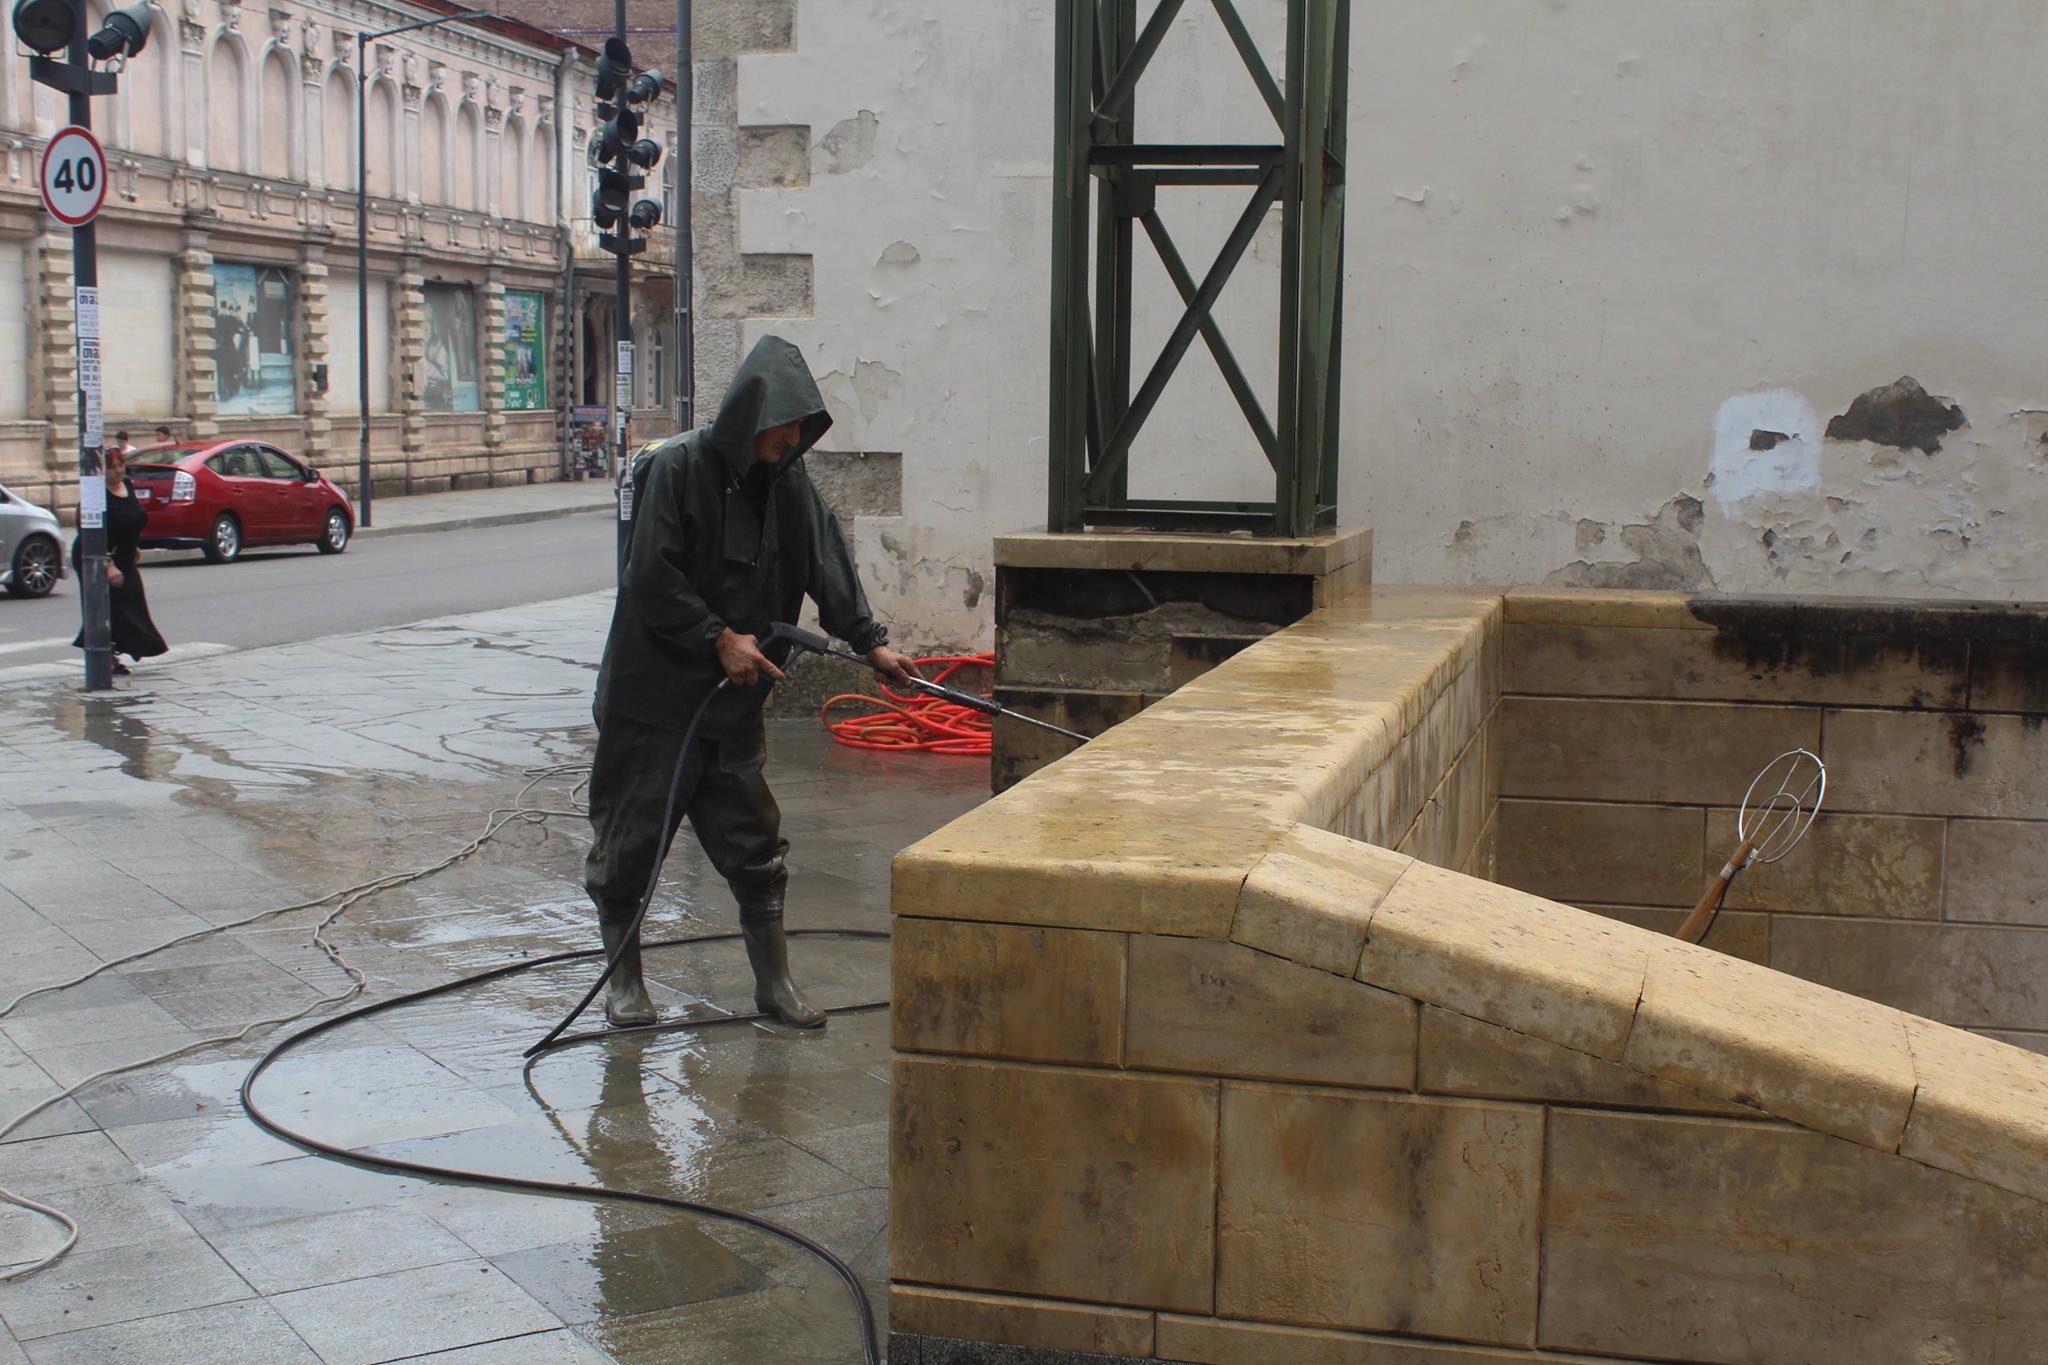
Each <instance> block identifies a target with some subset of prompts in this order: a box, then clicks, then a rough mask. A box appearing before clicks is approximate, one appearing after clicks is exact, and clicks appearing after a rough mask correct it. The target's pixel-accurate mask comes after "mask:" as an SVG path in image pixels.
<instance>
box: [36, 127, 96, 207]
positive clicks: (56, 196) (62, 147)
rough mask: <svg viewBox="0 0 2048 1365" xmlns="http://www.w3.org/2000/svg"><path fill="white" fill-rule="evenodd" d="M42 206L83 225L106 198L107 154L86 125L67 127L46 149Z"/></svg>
mask: <svg viewBox="0 0 2048 1365" xmlns="http://www.w3.org/2000/svg"><path fill="white" fill-rule="evenodd" d="M42 189H43V207H44V208H46V209H48V210H49V211H50V215H51V216H52V217H54V218H55V219H57V221H58V222H60V223H64V224H66V225H67V226H70V227H84V226H85V225H86V224H87V223H90V222H91V221H92V220H93V218H94V216H95V215H96V214H98V213H99V211H100V205H101V204H103V203H105V202H106V198H107V156H106V153H105V152H103V151H101V150H100V144H99V139H98V138H95V137H94V136H93V135H92V132H91V130H90V129H86V128H64V129H60V130H59V131H58V133H57V135H56V136H55V137H53V138H51V139H50V145H49V146H48V147H45V148H44V149H43V173H42Z"/></svg>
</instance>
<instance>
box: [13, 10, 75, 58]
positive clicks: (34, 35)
mask: <svg viewBox="0 0 2048 1365" xmlns="http://www.w3.org/2000/svg"><path fill="white" fill-rule="evenodd" d="M74 18H75V15H74V13H73V11H72V8H71V3H70V0H15V6H14V36H15V37H17V38H19V39H21V41H22V42H23V43H24V44H26V45H27V46H28V47H29V48H31V49H32V50H34V51H36V52H40V53H42V54H43V55H44V56H45V57H47V56H49V55H50V54H51V53H52V52H55V51H56V50H57V49H58V48H60V47H63V46H65V45H66V44H67V43H69V42H70V41H71V25H72V22H73V20H74Z"/></svg>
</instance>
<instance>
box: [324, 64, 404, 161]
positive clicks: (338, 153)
mask: <svg viewBox="0 0 2048 1365" xmlns="http://www.w3.org/2000/svg"><path fill="white" fill-rule="evenodd" d="M322 103H323V104H324V105H325V106H326V111H327V138H326V142H327V147H326V151H327V187H328V188H329V189H332V190H343V189H346V190H353V189H354V188H355V187H356V73H355V72H353V71H350V70H349V69H348V68H347V67H345V66H337V67H335V68H334V70H333V71H331V72H329V73H328V75H327V98H326V99H325V100H323V101H322ZM387 141H388V139H387ZM370 145H371V146H372V147H374V146H376V145H377V144H376V143H374V142H373V143H371V144H370Z"/></svg>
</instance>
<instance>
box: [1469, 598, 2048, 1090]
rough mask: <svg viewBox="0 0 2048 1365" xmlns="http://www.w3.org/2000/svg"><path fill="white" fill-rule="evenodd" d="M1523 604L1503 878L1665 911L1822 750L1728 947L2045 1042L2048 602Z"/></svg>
mask: <svg viewBox="0 0 2048 1365" xmlns="http://www.w3.org/2000/svg"><path fill="white" fill-rule="evenodd" d="M1505 602H1506V616H1507V624H1506V633H1505V645H1506V677H1505V687H1506V691H1507V698H1506V701H1505V702H1504V704H1503V708H1502V726H1503V733H1504V736H1505V750H1506V753H1505V763H1504V764H1503V771H1502V784H1503V785H1502V796H1503V800H1502V803H1501V808H1500V815H1499V822H1500V853H1499V860H1498V877H1499V879H1500V880H1502V881H1504V882H1506V883H1508V884H1509V885H1512V886H1516V887H1520V888H1522V889H1524V890H1527V891H1532V892H1534V893H1536V894H1538V895H1541V896H1545V897H1549V898H1551V899H1553V900H1560V901H1566V902H1569V903H1571V904H1574V905H1579V906H1583V907H1585V908H1587V909H1592V910H1596V911H1598V912H1599V913H1601V914H1603V915H1608V916H1611V917H1613V918H1616V919H1621V920H1625V921H1627V922H1629V923H1632V924H1637V925H1642V926H1645V927H1649V928H1653V929H1658V930H1663V931H1667V932H1668V931H1669V930H1670V929H1671V928H1673V927H1675V926H1676V924H1677V923H1678V921H1679V920H1680V919H1681V918H1682V917H1683V915H1684V913H1685V910H1686V909H1688V908H1690V907H1691V906H1692V905H1693V904H1694V903H1695V902H1696V901H1697V900H1698V899H1699V897H1700V895H1701V892H1702V891H1703V890H1704V888H1705V886H1706V885H1707V883H1708V882H1709V881H1710V880H1711V879H1712V877H1713V876H1714V874H1715V873H1716V872H1717V871H1718V870H1719V868H1720V866H1721V863H1722V861H1723V860H1724V859H1725V858H1726V856H1727V854H1728V852H1729V851H1730V850H1731V849H1732V848H1733V847H1734V844H1735V842H1736V839H1735V808H1736V806H1737V805H1738V804H1739V802H1740V800H1741V797H1742V792H1743V788H1744V787H1745V786H1746V785H1747V784H1748V782H1749V780H1750V778H1751V776H1752V775H1753V774H1754V772H1755V771H1756V769H1757V768H1758V767H1759V766H1761V765H1762V764H1763V763H1764V762H1765V761H1767V760H1768V759H1769V758H1770V757H1771V756H1772V755H1774V754H1777V753H1779V752H1781V751H1783V750H1786V749H1789V748H1792V747H1794V746H1804V747H1806V748H1808V749H1811V750H1813V751H1815V752H1817V753H1819V754H1820V755H1821V756H1822V757H1823V758H1824V759H1825V760H1826V762H1827V764H1828V770H1829V776H1828V798H1827V804H1826V808H1825V810H1824V812H1823V814H1822V815H1821V817H1820V819H1819V820H1818V821H1817V822H1816V823H1815V825H1814V828H1813V831H1812V833H1811V835H1810V836H1809V837H1808V838H1807V840H1806V842H1805V843H1803V844H1802V845H1801V846H1800V847H1799V848H1798V849H1797V850H1795V851H1794V852H1793V853H1792V854H1791V855H1790V856H1789V857H1787V858H1786V859H1785V860H1784V861H1782V862H1780V863H1778V864H1775V865H1772V866H1761V865H1760V866H1757V867H1754V868H1752V869H1750V870H1749V871H1748V872H1747V873H1745V874H1744V875H1743V876H1741V877H1739V878H1738V879H1737V880H1736V882H1735V885H1734V887H1733V889H1732V890H1731V892H1730V894H1729V897H1728V901H1727V908H1726V909H1725V910H1724V911H1723V913H1722V914H1721V916H1720V919H1719V920H1718V921H1717V923H1716V925H1715V929H1714V932H1713V935H1712V936H1711V937H1710V938H1709V939H1708V940H1707V941H1708V943H1709V945H1710V946H1712V947H1715V948H1717V949H1719V950H1721V951H1723V952H1725V953H1729V954H1732V955H1734V956H1737V957H1743V958H1747V959H1749V960H1751V961H1754V962H1759V963H1764V964H1767V965H1769V966H1772V967H1775V968H1777V969H1778V970H1780V971H1784V972H1789V973H1791V974H1793V975H1795V976H1801V977H1805V978H1807V979H1808V980H1811V981H1818V982H1821V983H1823V984H1826V985H1829V986H1834V987H1836V988H1838V989H1841V990H1844V991H1849V992H1852V993H1854V994H1856V995H1861V996H1864V997H1866V998H1869V999H1872V1000H1877V1001H1881V1002H1883V1003H1885V1004H1889V1005H1894V1006H1897V1007H1898V1008H1900V1009H1904V1010H1907V1011H1910V1012H1912V1013H1914V1014H1919V1015H1923V1016H1925V1017H1927V1018H1931V1019H1939V1020H1941V1021H1943V1022H1944V1023H1949V1024H1953V1025H1956V1026H1958V1027H1963V1028H1968V1029H1972V1030H1975V1031H1980V1032H1984V1033H1988V1034H1991V1035H1993V1036H1997V1037H2000V1038H2003V1039H2005V1040H2006V1041H2009V1042H2013V1043H2016V1044H2019V1045H2021V1046H2025V1047H2031V1048H2033V1049H2035V1050H2037V1051H2048V733H2044V730H2043V722H2044V720H2048V609H2043V608H2040V607H2015V606H1990V605H1986V606H1971V605H1958V606H1948V605H1929V604H1880V603H1863V602H1826V601H1797V602H1787V601H1782V600H1772V601H1758V600H1743V599H1728V598H1711V597H1709V598H1692V597H1685V596H1682V595H1679V594H1669V593H1550V592H1537V591H1520V592H1511V593H1509V594H1507V595H1506V599H1505Z"/></svg>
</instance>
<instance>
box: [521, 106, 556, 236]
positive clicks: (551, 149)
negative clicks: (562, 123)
mask: <svg viewBox="0 0 2048 1365" xmlns="http://www.w3.org/2000/svg"><path fill="white" fill-rule="evenodd" d="M532 183H533V192H532V193H531V194H529V195H528V196H527V211H528V212H529V213H531V214H532V215H533V221H534V222H536V223H552V222H554V221H555V191H556V189H558V188H559V186H557V184H556V183H555V130H554V129H553V128H551V127H549V126H547V125H546V124H542V125H541V126H540V127H538V128H536V129H534V130H533V182H532Z"/></svg>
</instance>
